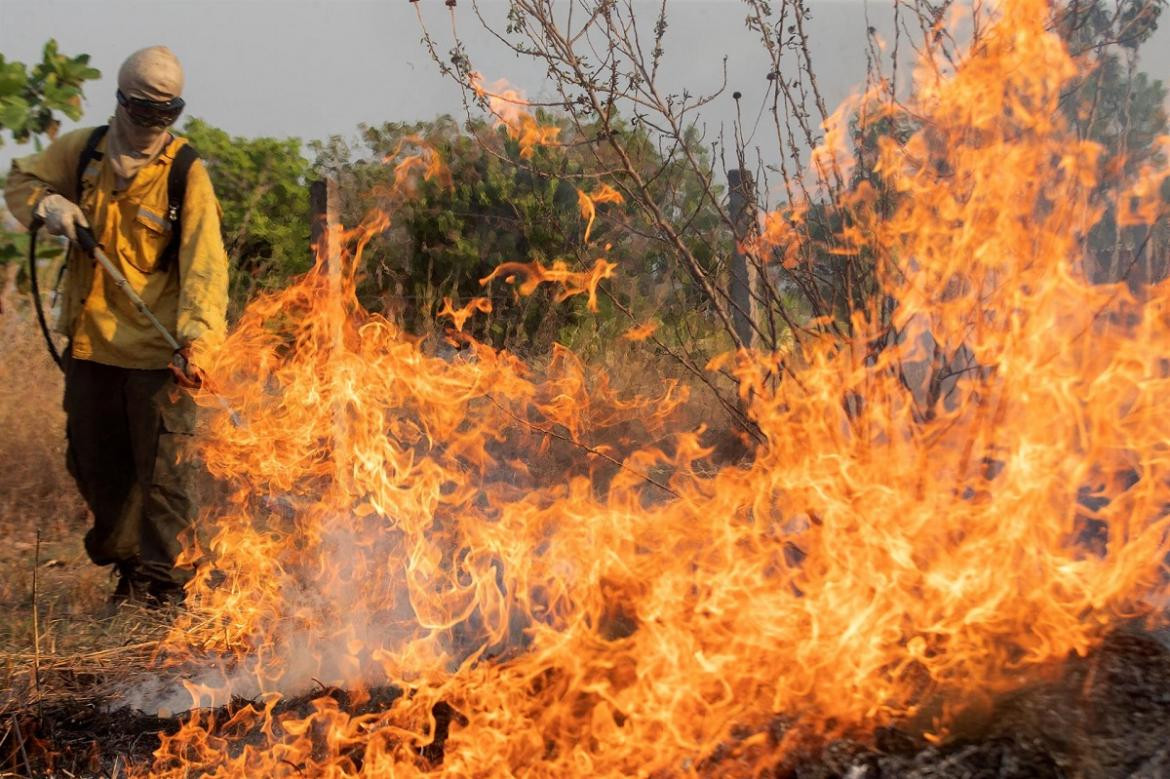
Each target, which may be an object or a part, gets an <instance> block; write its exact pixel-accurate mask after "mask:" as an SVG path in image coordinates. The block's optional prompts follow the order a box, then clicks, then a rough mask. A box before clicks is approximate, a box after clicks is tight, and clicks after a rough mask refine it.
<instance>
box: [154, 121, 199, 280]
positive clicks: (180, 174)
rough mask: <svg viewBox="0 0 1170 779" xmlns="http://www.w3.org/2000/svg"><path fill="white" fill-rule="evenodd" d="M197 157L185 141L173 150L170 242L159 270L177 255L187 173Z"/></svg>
mask: <svg viewBox="0 0 1170 779" xmlns="http://www.w3.org/2000/svg"><path fill="white" fill-rule="evenodd" d="M197 159H199V152H197V151H195V147H194V146H192V145H191V144H189V143H185V144H183V145H182V146H180V147H179V150H178V151H177V152H175V159H174V161H173V162H172V163H171V169H170V171H169V172H168V173H167V219H168V220H169V221H170V223H171V242H170V243H169V244H167V248H166V250H165V251H164V252H163V256H162V258H161V259H160V261H159V268H160V270H166V269H167V268H168V267H170V263H171V261H172V260H173V259H174V258H176V257H178V256H179V244H180V243H181V242H182V240H183V224H182V219H183V199H184V198H185V197H186V195H187V173H188V172H190V170H191V166H192V165H193V164H195V160H197Z"/></svg>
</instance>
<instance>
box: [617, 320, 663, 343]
mask: <svg viewBox="0 0 1170 779" xmlns="http://www.w3.org/2000/svg"><path fill="white" fill-rule="evenodd" d="M656 330H658V323H657V322H643V323H642V324H640V325H634V326H633V327H631V328H630V329H629V330H626V331H625V332H624V333H622V337H623V338H625V339H626V340H628V341H645V340H646V339H647V338H649V337H650V336H652V335H654V333H655V331H656Z"/></svg>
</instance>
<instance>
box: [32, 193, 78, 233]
mask: <svg viewBox="0 0 1170 779" xmlns="http://www.w3.org/2000/svg"><path fill="white" fill-rule="evenodd" d="M33 216H35V217H37V218H38V219H41V220H43V221H44V223H45V227H46V228H47V229H48V231H49V232H50V233H52V234H53V235H63V236H65V237H66V238H68V239H69V240H70V241H76V240H77V228H78V226H81V227H89V220H87V219H86V218H85V214H83V213H82V212H81V208H80V207H79V206H78V205H77V204H76V203H74V202H73V201H71V200H69V199H68V198H66V197H65V196H64V195H58V194H57V193H56V192H53V193H51V194H48V195H45V196H44V197H43V198H41V202H39V203H37V207H36V209H34V210H33Z"/></svg>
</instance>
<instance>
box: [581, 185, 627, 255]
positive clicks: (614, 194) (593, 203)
mask: <svg viewBox="0 0 1170 779" xmlns="http://www.w3.org/2000/svg"><path fill="white" fill-rule="evenodd" d="M622 202H625V201H624V200H623V198H622V193H621V192H618V191H617V190H616V189H614V188H613V187H611V186H610V185H609V184H602V185H601V186H600V187H598V188H597V190H596V191H595V192H594V193H593V194H591V195H587V194H585V192H584V190H580V189H578V190H577V207H578V208H579V209H580V210H581V216H582V218H584V219H585V220H586V224H585V238H584V243H586V244H588V243H589V233H590V232H591V231H592V230H593V220H594V219H596V218H597V204H598V203H622Z"/></svg>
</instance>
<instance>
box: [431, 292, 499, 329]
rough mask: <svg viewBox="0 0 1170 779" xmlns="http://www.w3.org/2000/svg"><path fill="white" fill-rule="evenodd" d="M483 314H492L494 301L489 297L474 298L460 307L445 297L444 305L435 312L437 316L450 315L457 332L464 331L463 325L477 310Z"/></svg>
mask: <svg viewBox="0 0 1170 779" xmlns="http://www.w3.org/2000/svg"><path fill="white" fill-rule="evenodd" d="M477 311H478V312H479V313H481V314H490V313H491V311H492V301H491V300H489V299H488V298H472V299H471V300H469V301H467V303H466V304H465V305H463V306H461V307H460V308H455V307H454V304H452V303H451V298H443V307H442V308H441V309H439V311H438V313H436V314H435V316H437V317H449V318H450V319H451V323H452V324H453V325H455V330H456V331H457V332H460V333H462V332H463V325H464V324H466V323H467V320H468V319H470V318H471V317H472V316H473V315H474V314H475V313H476V312H477Z"/></svg>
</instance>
